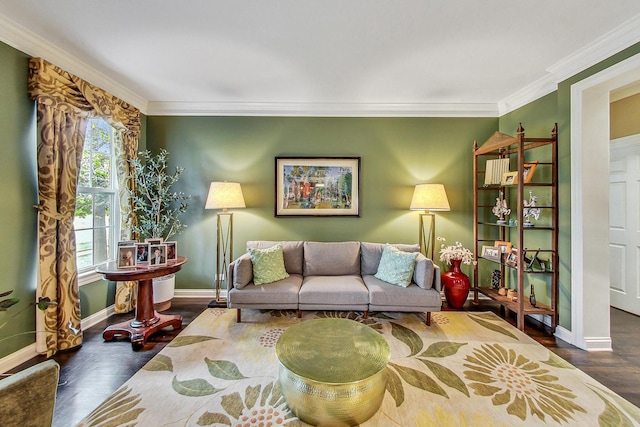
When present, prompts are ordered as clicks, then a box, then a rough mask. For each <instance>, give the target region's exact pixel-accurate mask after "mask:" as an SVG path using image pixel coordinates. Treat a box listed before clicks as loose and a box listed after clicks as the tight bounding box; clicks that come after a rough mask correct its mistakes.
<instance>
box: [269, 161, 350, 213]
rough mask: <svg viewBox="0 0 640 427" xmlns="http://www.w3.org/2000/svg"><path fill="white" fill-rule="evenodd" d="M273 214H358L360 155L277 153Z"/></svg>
mask: <svg viewBox="0 0 640 427" xmlns="http://www.w3.org/2000/svg"><path fill="white" fill-rule="evenodd" d="M275 181H276V182H275V192H276V197H275V210H274V211H275V212H274V213H275V216H276V217H301V216H313V217H334V216H346V217H359V216H360V157H276V158H275Z"/></svg>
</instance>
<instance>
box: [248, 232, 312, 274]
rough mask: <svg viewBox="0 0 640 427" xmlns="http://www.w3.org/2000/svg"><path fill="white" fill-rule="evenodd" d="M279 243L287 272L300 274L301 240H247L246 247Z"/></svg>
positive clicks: (264, 247)
mask: <svg viewBox="0 0 640 427" xmlns="http://www.w3.org/2000/svg"><path fill="white" fill-rule="evenodd" d="M278 243H280V244H281V245H282V254H283V256H284V268H285V269H286V270H287V273H289V274H302V257H303V246H302V242H301V241H295V240H294V241H281V242H278V241H270V240H250V241H248V242H247V249H251V248H257V249H266V248H270V247H272V246H275V245H277V244H278Z"/></svg>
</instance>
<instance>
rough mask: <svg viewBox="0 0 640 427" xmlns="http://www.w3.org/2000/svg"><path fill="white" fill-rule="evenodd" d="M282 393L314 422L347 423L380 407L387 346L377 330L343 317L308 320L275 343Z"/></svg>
mask: <svg viewBox="0 0 640 427" xmlns="http://www.w3.org/2000/svg"><path fill="white" fill-rule="evenodd" d="M276 355H277V357H278V360H279V361H280V367H279V379H280V386H281V388H282V394H283V395H284V398H285V400H286V401H287V404H288V406H289V408H290V409H291V411H292V412H293V413H294V414H295V415H296V416H297V417H298V418H300V419H301V420H302V421H305V422H307V423H309V424H313V425H331V426H340V425H344V426H347V425H349V426H352V425H357V424H360V423H362V422H364V421H366V420H368V419H369V418H371V417H372V416H373V414H375V413H376V411H377V410H378V409H379V408H380V404H381V403H382V399H383V397H384V391H385V386H386V377H385V375H384V370H385V368H386V366H387V362H388V361H389V345H388V344H387V341H386V340H385V339H384V338H383V337H382V335H380V334H379V333H378V332H376V331H374V330H373V329H371V328H370V327H368V326H365V325H363V324H361V323H358V322H355V321H353V320H347V319H315V320H307V321H304V322H302V323H299V324H297V325H295V326H292V327H290V328H288V329H287V330H286V331H284V332H283V333H282V335H281V336H280V338H279V339H278V342H277V343H276Z"/></svg>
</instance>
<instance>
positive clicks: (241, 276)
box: [233, 253, 253, 289]
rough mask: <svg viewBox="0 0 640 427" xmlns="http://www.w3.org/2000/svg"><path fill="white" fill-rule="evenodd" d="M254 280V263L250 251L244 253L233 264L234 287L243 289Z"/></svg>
mask: <svg viewBox="0 0 640 427" xmlns="http://www.w3.org/2000/svg"><path fill="white" fill-rule="evenodd" d="M252 280H253V263H252V262H251V256H250V255H249V253H246V254H243V255H242V256H241V257H240V258H238V259H237V260H236V261H235V264H234V266H233V287H234V288H237V289H242V288H244V287H245V286H247V285H248V284H249V283H251V281H252Z"/></svg>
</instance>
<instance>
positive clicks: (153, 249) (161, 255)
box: [149, 244, 167, 267]
mask: <svg viewBox="0 0 640 427" xmlns="http://www.w3.org/2000/svg"><path fill="white" fill-rule="evenodd" d="M161 265H167V245H165V244H159V245H149V267H159V266H161Z"/></svg>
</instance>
